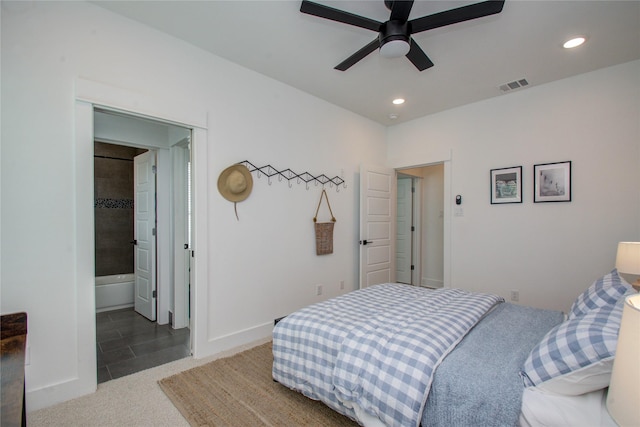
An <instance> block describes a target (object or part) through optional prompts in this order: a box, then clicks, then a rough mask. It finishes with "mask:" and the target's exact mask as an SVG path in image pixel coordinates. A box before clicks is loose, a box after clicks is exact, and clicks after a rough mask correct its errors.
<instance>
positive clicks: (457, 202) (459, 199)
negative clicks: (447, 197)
mask: <svg viewBox="0 0 640 427" xmlns="http://www.w3.org/2000/svg"><path fill="white" fill-rule="evenodd" d="M461 204H462V196H461V195H459V194H458V195H457V196H456V205H461Z"/></svg>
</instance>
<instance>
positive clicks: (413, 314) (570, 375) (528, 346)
mask: <svg viewBox="0 0 640 427" xmlns="http://www.w3.org/2000/svg"><path fill="white" fill-rule="evenodd" d="M632 292H634V290H633V288H632V287H631V285H629V284H628V283H626V282H625V281H624V279H622V278H621V277H620V276H619V275H618V273H617V271H616V270H613V271H612V272H611V273H609V274H607V275H605V276H603V277H602V278H600V279H598V280H597V281H596V282H594V283H593V284H592V285H591V286H590V287H589V288H588V289H587V290H586V291H585V292H584V293H583V294H581V295H580V296H579V297H578V299H577V300H576V301H575V302H574V304H573V306H572V307H571V310H570V312H569V314H568V316H565V315H564V314H563V313H562V312H558V311H550V310H541V309H536V308H531V307H525V306H520V305H515V304H510V303H507V302H505V301H504V300H503V299H502V298H501V297H499V296H496V295H490V294H483V293H472V292H467V291H464V290H460V289H439V290H429V289H425V288H421V287H415V286H409V285H403V284H398V283H386V284H381V285H376V286H372V287H369V288H366V289H361V290H357V291H353V292H350V293H347V294H345V295H342V296H340V297H337V298H332V299H329V300H327V301H323V302H321V303H318V304H313V305H311V306H308V307H305V308H303V309H301V310H298V311H297V312H295V313H292V314H290V315H288V316H286V317H285V318H283V319H282V320H280V321H279V322H278V323H277V324H276V326H275V327H274V330H273V355H274V363H273V370H272V375H273V379H274V380H275V381H277V382H279V383H280V384H282V385H284V386H286V387H288V388H291V389H293V390H296V391H298V392H300V393H302V394H304V395H305V396H307V397H309V398H311V399H314V400H320V401H322V402H323V403H324V404H326V405H327V406H329V407H330V408H332V409H333V410H335V411H337V412H339V413H341V414H343V415H345V416H347V417H349V418H351V419H353V420H355V421H357V422H358V423H359V424H361V425H364V426H403V427H405V426H419V425H422V426H423V427H427V426H463V425H483V426H512V425H519V424H520V425H544V423H548V422H549V423H550V424H547V425H553V423H557V422H558V420H561V419H564V420H567V419H569V420H576V419H579V418H576V417H579V416H580V414H582V415H584V414H589V417H590V418H589V421H593V420H594V419H595V418H594V417H596V416H597V417H600V419H601V420H602V421H601V422H600V423H599V425H608V423H609V421H610V418H609V417H608V414H607V413H606V409H605V408H604V405H603V404H601V403H602V402H604V398H603V396H604V393H605V392H606V387H607V385H608V380H609V377H610V370H611V365H612V363H613V356H614V354H615V344H616V342H617V328H619V323H620V319H621V316H622V301H623V300H624V297H625V296H626V295H629V294H631V293H632ZM616 322H617V323H616ZM594 334H595V335H597V336H598V339H596V340H592V339H590V338H591V337H592V336H593V335H594ZM585 335H588V337H586V338H585ZM593 342H598V343H599V344H598V345H595V347H596V348H595V349H594V348H588V347H589V346H591V347H594V345H593ZM590 343H591V344H590ZM577 347H578V348H580V350H579V351H578V353H579V356H578V357H576V354H575V353H576V348H577ZM565 353H569V354H565ZM548 399H552V400H553V402H554V403H553V405H555V406H553V407H558V408H560V409H558V410H557V411H555V412H556V413H557V414H556V415H555V416H554V415H549V412H553V411H549V410H547V409H548V408H549V407H551V406H549V404H547V403H546V402H547V400H548ZM563 399H564V400H563ZM567 399H568V400H570V401H571V402H573V403H575V404H573V403H572V404H571V405H570V404H567V403H566V402H567ZM576 402H577V403H576ZM598 405H599V406H598ZM596 406H598V407H596ZM587 407H588V409H589V410H585V409H584V408H587ZM545 408H546V409H545ZM567 408H568V409H567ZM571 408H573V409H571ZM541 409H542V411H541ZM565 409H567V410H566V411H565ZM540 412H543V413H545V414H547V415H544V416H540V415H539V413H540ZM569 412H571V413H569ZM545 417H546V418H545ZM558 425H560V424H558Z"/></svg>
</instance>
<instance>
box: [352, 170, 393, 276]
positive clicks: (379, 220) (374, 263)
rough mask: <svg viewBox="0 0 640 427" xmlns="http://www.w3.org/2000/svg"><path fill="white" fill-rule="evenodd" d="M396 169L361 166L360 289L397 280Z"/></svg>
mask: <svg viewBox="0 0 640 427" xmlns="http://www.w3.org/2000/svg"><path fill="white" fill-rule="evenodd" d="M395 187H396V175H395V171H394V170H393V169H388V168H383V167H377V166H364V165H363V166H361V167H360V288H366V287H367V286H371V285H375V284H378V283H387V282H391V281H394V280H395V257H394V256H393V254H395V238H394V233H395V227H394V223H393V221H392V220H393V218H394V215H395V203H396V201H395Z"/></svg>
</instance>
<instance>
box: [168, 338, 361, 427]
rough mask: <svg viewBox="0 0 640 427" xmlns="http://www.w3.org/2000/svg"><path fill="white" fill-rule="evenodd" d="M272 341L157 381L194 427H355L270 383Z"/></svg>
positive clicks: (347, 420)
mask: <svg viewBox="0 0 640 427" xmlns="http://www.w3.org/2000/svg"><path fill="white" fill-rule="evenodd" d="M272 363H273V356H272V352H271V342H268V343H266V344H263V345H260V346H257V347H254V348H252V349H250V350H247V351H245V352H242V353H239V354H236V355H234V356H232V357H229V358H226V359H219V360H215V361H213V362H210V363H207V364H206V365H202V366H199V367H196V368H193V369H190V370H188V371H185V372H181V373H179V374H176V375H173V376H171V377H168V378H165V379H163V380H160V381H159V384H160V388H161V389H162V390H163V391H164V392H165V393H166V394H167V396H168V397H169V399H170V400H171V401H172V402H173V404H174V405H175V406H176V407H177V408H178V410H179V411H180V413H181V414H182V415H183V416H184V417H185V418H186V419H187V421H189V424H191V425H192V426H243V427H244V426H278V427H280V426H357V425H358V424H357V423H355V422H354V421H352V420H350V419H349V418H347V417H344V416H342V415H340V414H338V413H337V412H334V411H332V410H331V409H329V408H328V407H327V406H325V405H324V404H322V403H320V402H316V401H314V400H311V399H308V398H306V397H305V396H303V395H301V394H299V393H296V392H294V391H292V390H289V389H288V388H286V387H284V386H282V385H280V384H278V383H276V382H274V381H273V380H272V378H271V365H272Z"/></svg>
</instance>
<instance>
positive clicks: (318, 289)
mask: <svg viewBox="0 0 640 427" xmlns="http://www.w3.org/2000/svg"><path fill="white" fill-rule="evenodd" d="M316 295H322V285H316Z"/></svg>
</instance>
